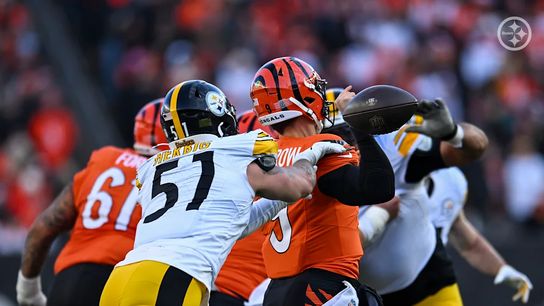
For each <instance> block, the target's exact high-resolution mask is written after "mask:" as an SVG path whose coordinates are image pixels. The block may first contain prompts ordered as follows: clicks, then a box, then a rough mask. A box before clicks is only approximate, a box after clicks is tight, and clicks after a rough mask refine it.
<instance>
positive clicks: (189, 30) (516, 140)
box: [0, 0, 544, 251]
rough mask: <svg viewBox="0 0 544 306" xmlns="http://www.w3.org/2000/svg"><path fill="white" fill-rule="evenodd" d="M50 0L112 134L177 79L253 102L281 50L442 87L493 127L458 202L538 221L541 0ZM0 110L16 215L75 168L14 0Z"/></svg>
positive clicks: (339, 74)
mask: <svg viewBox="0 0 544 306" xmlns="http://www.w3.org/2000/svg"><path fill="white" fill-rule="evenodd" d="M52 1H53V2H54V3H55V4H56V5H57V7H58V8H59V9H60V10H61V11H62V12H63V15H64V17H65V18H66V23H67V25H68V26H69V28H70V29H71V36H72V37H73V38H74V39H76V41H77V43H78V46H79V47H80V48H81V50H82V51H83V54H84V57H85V61H84V62H85V64H86V66H87V67H86V69H87V70H88V71H89V72H90V73H91V75H92V77H93V80H94V81H95V82H96V83H97V84H98V85H99V88H100V89H101V90H102V91H103V92H104V94H105V95H106V98H107V101H108V102H109V107H110V109H109V110H108V111H110V112H111V113H112V114H114V117H115V118H116V122H115V123H116V124H117V126H118V128H119V130H120V131H121V132H122V134H123V136H124V139H125V143H124V145H130V144H131V139H132V127H133V123H132V121H133V118H134V114H135V113H136V111H137V110H138V109H139V107H140V106H142V105H143V104H145V103H146V102H148V101H150V100H152V99H155V98H157V97H160V96H163V95H164V94H165V93H166V91H167V90H168V89H169V88H170V87H171V86H173V85H175V84H177V83H178V82H180V81H182V80H187V79H195V78H201V79H205V80H208V81H211V82H213V83H215V84H217V85H218V86H219V87H220V88H222V89H223V90H224V91H225V93H226V94H227V96H228V98H229V100H230V101H231V103H233V104H234V105H235V106H236V107H237V109H238V111H239V112H242V111H245V110H248V109H250V108H251V102H250V99H249V94H248V93H249V87H250V85H251V81H252V78H253V75H254V73H255V71H257V69H258V68H259V67H260V66H261V65H262V64H263V63H264V62H266V61H268V60H269V59H271V58H274V57H277V56H283V55H293V56H297V57H300V58H302V59H304V60H305V61H307V62H309V63H310V64H312V65H313V66H314V67H315V68H316V69H317V70H318V71H319V72H320V74H321V76H322V77H324V78H325V79H327V81H328V83H329V87H344V86H346V85H348V84H351V85H353V86H354V88H355V89H356V90H361V89H363V88H365V87H367V86H370V85H373V84H393V85H397V86H400V87H403V88H405V89H407V90H409V91H411V92H412V93H413V94H414V95H416V96H417V97H419V98H434V97H442V98H443V99H444V100H445V101H446V102H447V104H448V105H449V107H450V109H451V111H452V113H453V114H454V117H456V118H457V119H459V120H467V121H470V122H473V123H475V124H477V125H479V126H480V127H482V128H483V129H484V130H485V131H486V132H487V133H488V136H489V137H490V140H491V147H490V149H489V150H488V152H487V153H486V156H485V158H484V160H483V162H482V163H481V164H478V165H475V166H472V167H471V168H468V169H465V171H466V172H467V173H468V176H469V180H470V181H471V190H470V194H471V196H470V201H469V204H468V206H469V207H477V208H478V210H479V212H480V213H483V214H487V215H506V216H509V217H510V218H511V219H512V220H514V221H516V222H520V223H531V224H538V223H541V224H542V223H544V184H541V182H542V181H544V158H543V155H542V153H543V152H544V139H543V138H542V136H541V135H544V133H543V130H544V125H543V120H541V119H540V118H543V117H544V116H543V115H544V95H543V92H542V90H543V87H544V1H542V0H540V1H518V0H506V1H498V0H497V1H494V0H466V1H454V0H412V1H402V0H381V1H364V0H342V1H329V0H276V1H266V0H254V1H250V0H224V1H220V0H79V1H73V0H52ZM509 16H521V17H523V18H525V19H526V20H527V21H528V22H529V24H530V25H531V27H532V31H533V35H532V41H531V42H530V44H529V45H528V47H527V48H525V49H524V50H522V51H518V52H511V51H508V50H506V49H504V48H503V47H502V46H501V45H500V44H499V42H498V40H497V27H498V25H499V24H500V22H501V21H502V20H503V19H504V18H506V17H509ZM0 116H1V118H0V135H1V136H0V139H1V141H0V222H1V223H2V227H3V228H6V227H7V224H18V225H21V226H22V227H27V226H28V224H29V222H31V220H32V218H31V216H33V215H35V213H36V212H38V211H40V210H41V209H43V208H44V207H45V206H46V205H47V204H48V203H49V201H51V198H52V196H53V195H54V192H56V191H57V190H58V187H59V186H60V185H61V184H60V183H62V182H65V181H66V179H67V178H68V179H69V175H70V174H71V173H73V167H74V166H72V163H71V161H70V156H71V153H72V151H73V148H74V143H77V128H75V124H74V120H73V117H72V115H71V114H70V111H69V109H68V108H67V107H66V103H65V102H64V101H63V96H62V93H61V90H60V89H59V88H58V87H57V86H56V85H55V79H54V74H53V73H52V68H51V67H49V66H48V64H47V57H46V54H45V52H44V50H42V48H41V44H40V39H39V36H38V34H37V32H36V30H35V29H33V28H32V22H31V19H30V17H29V14H28V12H27V11H26V9H25V8H24V6H22V5H21V4H20V3H19V2H18V1H15V0H0ZM67 131H69V132H67ZM34 152H36V153H34ZM80 166H81V165H80ZM55 184H56V186H55ZM0 251H1V250H0Z"/></svg>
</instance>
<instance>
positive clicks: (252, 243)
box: [210, 111, 277, 306]
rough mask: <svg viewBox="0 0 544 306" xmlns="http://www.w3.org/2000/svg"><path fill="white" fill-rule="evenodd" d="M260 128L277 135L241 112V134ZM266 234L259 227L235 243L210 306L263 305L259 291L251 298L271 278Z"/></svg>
mask: <svg viewBox="0 0 544 306" xmlns="http://www.w3.org/2000/svg"><path fill="white" fill-rule="evenodd" d="M257 129H261V130H263V131H265V132H266V133H268V134H269V135H270V136H272V137H273V138H277V134H276V132H275V131H274V130H272V129H271V128H270V127H268V126H264V125H262V124H261V123H260V122H259V120H257V115H255V113H254V112H253V111H247V112H245V113H243V114H242V115H240V117H239V118H238V131H239V132H240V133H247V132H250V131H253V130H257ZM265 237H266V236H265V234H264V232H263V231H262V230H257V231H255V232H254V233H252V234H250V235H248V236H247V237H245V238H243V239H240V240H238V241H237V242H236V244H234V247H233V248H232V250H231V251H230V254H229V256H228V257H227V259H226V260H225V263H224V264H223V266H222V267H221V270H220V271H219V274H218V275H217V279H216V280H215V288H214V289H213V290H212V292H211V295H210V306H244V305H246V306H257V305H261V304H262V298H261V299H260V300H259V299H258V296H257V295H256V294H253V298H251V299H250V297H251V296H252V293H253V291H254V289H255V288H257V287H258V286H259V284H261V283H262V282H263V281H265V279H267V277H268V276H267V275H266V270H265V268H264V261H263V255H262V253H261V246H262V245H263V242H264V239H265ZM265 288H266V287H265ZM256 300H257V301H256Z"/></svg>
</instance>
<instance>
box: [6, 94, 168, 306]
mask: <svg viewBox="0 0 544 306" xmlns="http://www.w3.org/2000/svg"><path fill="white" fill-rule="evenodd" d="M161 105H162V99H158V100H155V101H153V102H150V103H148V104H146V105H145V106H144V107H143V108H142V109H141V110H140V112H139V113H138V115H137V116H136V118H135V126H134V150H133V149H121V148H117V147H113V146H107V147H103V148H101V149H99V150H96V151H94V152H93V153H92V155H91V157H90V159H89V162H88V163H87V167H85V168H84V169H83V170H81V171H80V172H78V173H77V174H76V175H75V176H74V178H73V180H72V182H71V183H70V184H68V185H67V186H66V187H65V188H64V190H63V191H62V192H61V194H60V195H59V196H58V197H57V198H56V199H55V200H54V201H53V203H52V204H51V206H49V208H47V209H46V210H45V211H44V212H43V213H42V214H41V215H40V216H39V217H38V218H37V219H36V221H35V222H34V224H33V225H32V228H31V229H30V232H29V233H28V236H27V239H26V244H25V248H24V251H23V258H22V263H21V270H20V271H19V276H18V279H17V301H18V302H19V304H21V305H38V306H39V305H45V304H46V297H45V295H44V294H43V293H42V290H41V284H40V271H41V269H42V266H43V263H44V260H45V258H46V256H47V253H48V250H49V247H50V246H51V243H52V242H53V241H54V239H55V238H56V237H57V236H58V235H59V234H60V233H62V232H64V231H68V230H72V234H71V236H70V239H69V240H68V242H67V244H66V246H65V247H64V248H63V249H62V251H61V253H60V255H59V256H58V258H57V261H56V262H55V281H54V283H53V286H52V288H51V291H50V293H49V298H48V299H47V304H48V305H55V306H62V305H98V303H99V300H100V294H101V292H102V288H103V287H104V284H105V283H106V281H107V279H108V276H109V275H110V273H111V271H112V269H113V266H114V265H115V264H116V263H118V262H119V261H121V260H122V259H123V258H124V257H125V255H126V253H127V252H128V251H129V250H131V249H132V247H133V244H134V234H135V229H136V224H137V223H138V221H139V220H140V217H141V208H140V206H139V205H137V193H138V190H137V188H136V187H135V178H136V169H137V167H138V166H139V165H141V164H142V163H143V162H144V161H145V160H146V159H147V156H150V155H153V154H155V153H157V152H158V150H156V149H155V148H154V147H155V146H156V145H158V144H160V143H165V142H166V137H165V135H164V132H163V131H162V127H161V124H160V119H159V114H160V107H161Z"/></svg>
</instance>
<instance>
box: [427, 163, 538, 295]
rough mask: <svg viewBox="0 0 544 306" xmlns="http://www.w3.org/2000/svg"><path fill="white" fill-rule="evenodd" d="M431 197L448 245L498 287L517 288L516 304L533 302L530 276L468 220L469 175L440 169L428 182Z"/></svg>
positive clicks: (435, 220) (437, 223) (438, 226)
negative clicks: (466, 213)
mask: <svg viewBox="0 0 544 306" xmlns="http://www.w3.org/2000/svg"><path fill="white" fill-rule="evenodd" d="M425 185H426V189H427V193H428V194H429V197H430V199H431V200H430V201H429V204H430V207H429V210H430V212H431V220H432V221H433V224H434V226H435V227H436V229H437V231H438V233H439V235H440V237H441V239H442V242H443V243H444V245H446V244H447V243H448V238H449V240H450V241H451V243H452V245H453V247H454V248H455V250H456V251H457V252H459V254H461V256H463V258H464V259H465V260H466V261H467V262H468V263H469V264H470V265H471V266H472V267H474V268H475V269H477V270H478V271H480V272H481V273H483V274H486V275H489V276H492V277H494V278H495V280H494V283H495V285H498V284H507V285H509V286H511V287H512V288H514V289H516V291H517V292H516V293H515V294H514V296H513V297H512V300H513V301H517V300H521V301H522V302H523V303H527V302H528V301H529V293H530V291H531V289H533V284H532V283H531V281H530V280H529V278H528V277H527V275H525V274H523V273H521V272H519V271H517V270H516V269H514V268H512V267H511V266H510V265H508V264H507V263H506V261H505V260H504V259H503V258H502V256H501V255H500V254H499V253H498V252H497V250H495V248H493V246H492V245H491V244H490V243H489V241H487V239H485V237H483V236H482V234H480V232H478V230H477V229H476V228H474V226H473V225H472V223H470V221H469V220H468V219H467V218H466V217H465V213H464V212H463V206H464V205H465V200H466V196H467V192H468V184H467V180H466V178H465V175H464V174H463V172H461V170H459V168H457V167H451V168H447V169H442V170H437V171H434V172H432V173H431V175H430V176H428V177H427V178H426V179H425Z"/></svg>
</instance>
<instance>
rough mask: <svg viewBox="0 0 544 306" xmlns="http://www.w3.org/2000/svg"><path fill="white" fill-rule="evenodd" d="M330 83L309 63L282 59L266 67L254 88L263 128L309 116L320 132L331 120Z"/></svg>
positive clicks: (289, 58)
mask: <svg viewBox="0 0 544 306" xmlns="http://www.w3.org/2000/svg"><path fill="white" fill-rule="evenodd" d="M326 85H327V82H326V81H325V80H324V79H322V78H321V77H319V74H317V72H316V71H315V70H314V68H312V66H310V65H309V64H307V63H306V62H304V61H302V60H300V59H298V58H296V57H280V58H276V59H273V60H271V61H269V62H268V63H266V64H264V65H263V66H262V67H261V68H260V69H259V70H258V71H257V73H256V74H255V77H254V80H253V84H252V85H251V99H253V108H254V110H255V112H256V113H257V116H258V118H259V121H260V122H261V123H262V124H263V125H274V124H276V123H279V122H282V121H286V120H289V119H293V118H296V117H299V116H305V117H307V118H308V119H310V120H313V121H314V122H315V123H316V125H317V127H318V130H321V129H322V127H323V123H322V121H323V120H324V119H327V120H328V119H329V118H328V117H329V114H328V108H327V103H326V101H325V91H326Z"/></svg>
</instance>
